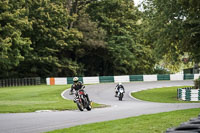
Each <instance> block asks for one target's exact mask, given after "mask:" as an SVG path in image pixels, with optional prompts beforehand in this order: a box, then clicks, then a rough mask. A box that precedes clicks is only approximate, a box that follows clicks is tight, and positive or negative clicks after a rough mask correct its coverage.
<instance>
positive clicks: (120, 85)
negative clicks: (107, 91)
mask: <svg viewBox="0 0 200 133" xmlns="http://www.w3.org/2000/svg"><path fill="white" fill-rule="evenodd" d="M119 88H123V90H124V93H125V89H124V86H123V85H122V83H118V84H117V86H116V87H115V97H117V93H118V92H119Z"/></svg>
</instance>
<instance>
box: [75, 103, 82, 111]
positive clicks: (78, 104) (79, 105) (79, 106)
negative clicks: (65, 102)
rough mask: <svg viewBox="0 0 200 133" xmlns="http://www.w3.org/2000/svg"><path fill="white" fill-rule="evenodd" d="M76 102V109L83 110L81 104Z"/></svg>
mask: <svg viewBox="0 0 200 133" xmlns="http://www.w3.org/2000/svg"><path fill="white" fill-rule="evenodd" d="M76 104H77V107H78V109H79V110H80V111H83V109H84V107H83V105H82V104H81V103H80V102H77V103H76Z"/></svg>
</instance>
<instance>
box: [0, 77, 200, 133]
mask: <svg viewBox="0 0 200 133" xmlns="http://www.w3.org/2000/svg"><path fill="white" fill-rule="evenodd" d="M123 85H124V87H125V90H126V93H125V97H124V99H123V101H119V100H118V99H117V98H116V97H114V88H115V86H116V83H105V84H96V85H87V86H86V91H87V93H88V94H89V97H90V99H91V100H92V101H93V102H96V103H100V104H106V105H110V107H106V108H100V109H92V111H83V112H80V111H79V110H74V111H56V112H40V113H36V112H33V113H12V114H0V133H41V132H46V131H51V130H55V129H62V128H67V127H71V126H75V125H80V124H86V123H92V122H100V121H108V120H114V119H120V118H126V117H131V116H138V115H143V114H152V113H159V112H167V111H173V110H180V109H189V108H199V107H200V104H199V103H184V104H181V103H173V104H172V103H153V102H146V101H141V100H137V99H134V98H132V97H130V96H129V93H130V92H131V91H140V90H145V89H151V88H159V87H169V86H182V85H193V81H188V80H187V81H158V82H131V83H124V84H123ZM64 97H65V98H68V99H72V98H73V97H72V96H70V95H68V91H66V92H65V93H64Z"/></svg>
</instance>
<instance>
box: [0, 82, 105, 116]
mask: <svg viewBox="0 0 200 133" xmlns="http://www.w3.org/2000/svg"><path fill="white" fill-rule="evenodd" d="M67 88H70V85H58V86H56V85H55V86H47V85H37V86H21V87H6V88H0V113H19V112H34V111H37V110H74V109H77V106H76V104H75V103H74V102H73V101H71V100H65V99H63V98H62V97H61V93H62V92H63V91H64V90H66V89H67ZM93 106H94V107H99V106H101V105H98V104H94V105H93Z"/></svg>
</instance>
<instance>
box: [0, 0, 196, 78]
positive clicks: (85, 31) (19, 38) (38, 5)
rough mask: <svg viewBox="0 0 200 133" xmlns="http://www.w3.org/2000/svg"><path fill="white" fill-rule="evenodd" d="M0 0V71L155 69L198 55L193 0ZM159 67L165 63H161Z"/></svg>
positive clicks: (120, 71) (125, 71) (86, 73)
mask: <svg viewBox="0 0 200 133" xmlns="http://www.w3.org/2000/svg"><path fill="white" fill-rule="evenodd" d="M146 3H147V4H146V6H144V11H142V12H141V11H139V10H138V8H137V7H135V6H134V2H133V1H132V0H109V1H108V0H100V1H99V0H19V1H17V2H16V1H15V0H1V2H0V78H8V77H28V76H29V77H30V76H40V77H49V76H75V75H77V76H95V75H124V74H129V75H131V74H150V73H155V72H157V70H154V69H155V64H159V62H160V61H161V60H163V61H164V63H165V66H164V67H168V68H172V69H176V68H177V67H179V66H180V62H181V58H180V57H181V55H183V53H184V52H187V53H189V55H190V57H191V58H192V59H193V61H195V62H196V63H198V62H199V59H200V58H199V56H200V54H199V48H200V47H199V39H198V38H199V11H200V10H199V5H200V4H199V2H198V1H197V0H189V1H187V0H169V1H163V0H161V1H160V0H146ZM161 72H164V71H161Z"/></svg>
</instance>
